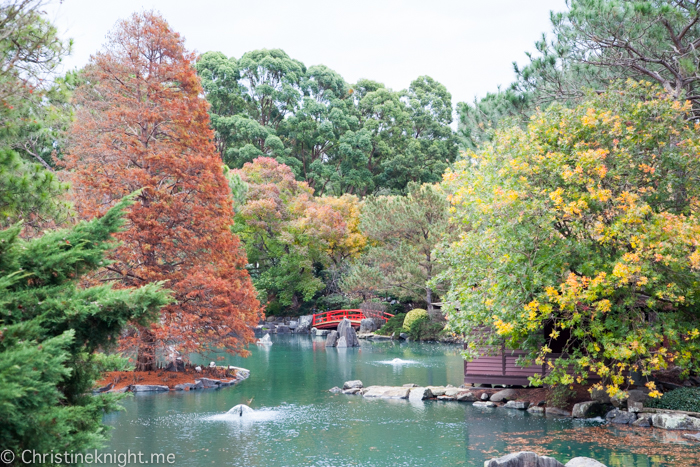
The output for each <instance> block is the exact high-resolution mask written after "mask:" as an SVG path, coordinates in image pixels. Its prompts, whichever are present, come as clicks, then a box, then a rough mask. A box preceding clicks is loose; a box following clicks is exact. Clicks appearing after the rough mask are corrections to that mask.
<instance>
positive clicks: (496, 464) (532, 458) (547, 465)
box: [484, 451, 564, 467]
mask: <svg viewBox="0 0 700 467" xmlns="http://www.w3.org/2000/svg"><path fill="white" fill-rule="evenodd" d="M484 467H564V464H562V463H561V462H559V461H558V460H556V459H555V458H553V457H547V456H538V455H537V453H534V452H529V451H521V452H516V453H513V454H508V455H507V456H503V457H499V458H498V459H491V460H488V461H486V462H484Z"/></svg>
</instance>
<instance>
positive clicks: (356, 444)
mask: <svg viewBox="0 0 700 467" xmlns="http://www.w3.org/2000/svg"><path fill="white" fill-rule="evenodd" d="M272 341H273V345H271V346H265V347H263V346H253V347H252V348H251V352H252V354H251V355H250V356H249V357H248V358H240V357H231V356H226V357H225V358H224V360H222V361H219V364H230V365H236V366H242V367H245V368H249V369H250V370H251V376H250V378H249V379H248V380H246V381H243V382H242V383H240V384H239V385H237V386H235V387H233V388H225V389H221V390H204V391H194V392H172V391H171V392H170V393H169V394H138V395H136V396H135V397H132V398H129V399H127V400H125V401H124V403H123V405H124V407H125V409H126V410H125V411H123V412H119V413H114V414H110V415H108V416H107V417H106V422H107V423H108V424H109V425H111V426H112V427H114V429H113V430H112V433H111V435H112V439H111V442H110V444H109V446H108V447H107V448H106V449H105V451H107V452H112V451H117V452H126V451H127V450H131V452H135V451H141V452H143V453H164V454H169V453H172V454H174V455H175V460H176V461H175V463H174V464H173V465H177V466H204V465H217V466H218V465H230V466H251V467H262V466H266V467H267V466H317V467H321V466H323V467H325V466H337V467H341V466H376V467H384V466H392V467H393V466H427V465H432V466H453V465H466V466H472V465H474V466H482V465H483V462H484V460H486V459H490V458H492V457H497V456H500V455H504V454H507V453H509V452H513V451H518V450H534V451H537V452H539V453H540V454H548V455H552V456H554V457H556V458H557V459H559V460H560V461H562V462H566V461H567V460H569V459H571V458H572V457H576V456H590V457H593V458H596V459H598V460H600V461H601V462H603V463H605V464H607V465H608V466H610V467H613V466H630V467H633V466H634V467H641V466H645V467H648V466H665V465H669V466H670V465H674V466H676V465H700V461H697V459H700V448H698V446H697V445H692V444H689V443H685V442H683V441H682V440H681V439H680V437H679V436H677V434H674V433H661V432H660V430H652V429H631V428H612V427H609V426H607V425H602V424H601V423H598V422H595V421H582V420H569V419H554V418H545V417H543V416H540V415H531V414H529V413H525V412H523V411H519V410H507V409H487V408H477V407H473V406H472V405H471V404H470V403H459V402H439V401H426V402H419V403H411V402H409V401H405V400H396V401H390V400H368V399H364V398H362V397H361V396H346V395H343V394H331V393H330V392H328V389H329V388H332V387H333V386H342V384H343V382H344V381H348V380H354V379H360V380H362V381H363V383H364V384H365V386H369V385H394V386H400V385H403V384H406V383H416V384H419V385H445V384H453V385H455V386H458V385H459V384H460V383H461V381H462V378H463V365H462V360H461V357H460V356H459V348H458V347H456V346H449V345H440V344H421V343H398V342H380V343H371V342H367V341H362V347H361V348H359V349H357V348H356V349H336V348H328V349H326V348H325V346H324V341H323V339H322V338H313V337H309V336H296V335H279V336H272ZM394 359H401V361H400V362H397V361H395V360H394ZM209 360H210V358H207V359H204V360H202V361H204V362H208V361H209ZM237 404H247V405H250V406H251V407H252V408H253V409H255V411H256V412H255V413H254V414H253V416H252V417H250V418H243V419H242V418H240V417H232V416H223V415H222V414H224V413H225V412H226V411H228V410H229V409H230V408H232V407H233V406H235V405H237ZM664 437H666V438H664Z"/></svg>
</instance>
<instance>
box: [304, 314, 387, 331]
mask: <svg viewBox="0 0 700 467" xmlns="http://www.w3.org/2000/svg"><path fill="white" fill-rule="evenodd" d="M372 315H376V316H372V318H377V319H381V320H383V321H384V322H385V323H386V321H387V320H388V319H389V318H391V317H393V316H394V315H392V314H389V313H383V312H382V313H379V312H372ZM345 318H347V319H349V320H350V323H352V326H353V327H356V328H357V327H360V321H362V320H363V319H365V318H367V316H365V314H364V313H363V312H362V310H332V311H325V312H323V313H316V314H315V315H314V318H313V320H312V321H311V326H312V327H315V328H316V329H335V328H337V327H338V323H340V322H341V321H342V320H343V319H345Z"/></svg>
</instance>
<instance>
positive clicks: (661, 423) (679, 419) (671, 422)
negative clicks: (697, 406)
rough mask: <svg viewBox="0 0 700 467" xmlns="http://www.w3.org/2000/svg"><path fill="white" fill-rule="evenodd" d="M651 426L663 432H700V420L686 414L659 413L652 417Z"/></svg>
mask: <svg viewBox="0 0 700 467" xmlns="http://www.w3.org/2000/svg"><path fill="white" fill-rule="evenodd" d="M651 424H652V425H653V426H654V428H661V429H662V430H700V418H695V417H689V416H688V415H685V414H668V413H657V414H654V415H653V416H652V417H651Z"/></svg>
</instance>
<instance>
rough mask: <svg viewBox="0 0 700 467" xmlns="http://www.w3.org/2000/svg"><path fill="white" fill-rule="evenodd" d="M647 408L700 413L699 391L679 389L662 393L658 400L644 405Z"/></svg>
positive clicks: (695, 389)
mask: <svg viewBox="0 0 700 467" xmlns="http://www.w3.org/2000/svg"><path fill="white" fill-rule="evenodd" d="M644 405H645V406H647V407H655V408H657V409H670V410H684V411H686V412H700V389H698V388H679V389H674V390H673V391H669V392H667V393H664V395H663V396H661V397H660V398H658V399H651V400H649V401H648V402H645V403H644Z"/></svg>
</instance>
